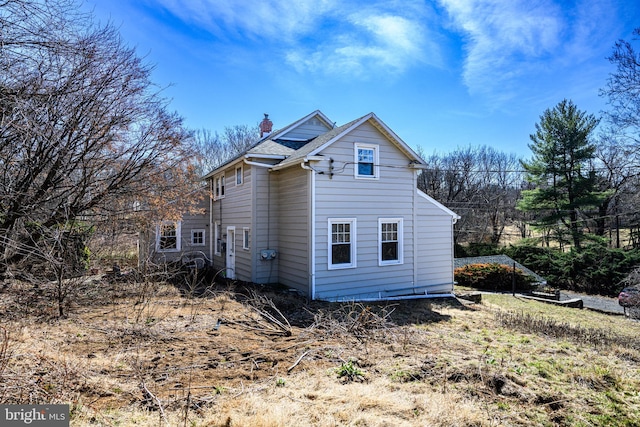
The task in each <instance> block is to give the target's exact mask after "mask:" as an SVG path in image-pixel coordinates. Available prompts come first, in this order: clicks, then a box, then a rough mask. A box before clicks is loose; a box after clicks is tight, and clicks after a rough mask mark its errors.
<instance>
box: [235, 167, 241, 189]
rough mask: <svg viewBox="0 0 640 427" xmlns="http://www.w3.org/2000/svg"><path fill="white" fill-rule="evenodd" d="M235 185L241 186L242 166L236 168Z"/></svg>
mask: <svg viewBox="0 0 640 427" xmlns="http://www.w3.org/2000/svg"><path fill="white" fill-rule="evenodd" d="M236 185H242V166H238V167H237V168H236Z"/></svg>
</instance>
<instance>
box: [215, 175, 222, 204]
mask: <svg viewBox="0 0 640 427" xmlns="http://www.w3.org/2000/svg"><path fill="white" fill-rule="evenodd" d="M214 186H215V188H214V193H213V194H214V199H215V200H218V199H222V198H223V197H224V175H221V176H218V177H216V179H215V184H214Z"/></svg>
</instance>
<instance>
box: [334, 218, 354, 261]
mask: <svg viewBox="0 0 640 427" xmlns="http://www.w3.org/2000/svg"><path fill="white" fill-rule="evenodd" d="M328 221H329V226H328V227H327V228H328V230H329V236H328V237H327V242H328V245H327V259H328V260H329V266H328V268H329V269H330V270H335V269H340V268H355V267H356V266H357V259H356V253H357V251H356V241H357V240H356V219H355V218H329V220H328Z"/></svg>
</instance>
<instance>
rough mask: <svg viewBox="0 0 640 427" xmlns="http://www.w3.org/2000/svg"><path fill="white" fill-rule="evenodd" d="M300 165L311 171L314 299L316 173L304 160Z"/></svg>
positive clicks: (313, 293)
mask: <svg viewBox="0 0 640 427" xmlns="http://www.w3.org/2000/svg"><path fill="white" fill-rule="evenodd" d="M300 167H301V168H302V169H304V170H308V171H311V220H310V222H311V254H310V255H311V292H310V294H311V295H310V296H311V299H312V300H314V299H316V174H315V173H314V170H313V169H311V168H310V167H309V166H307V165H306V162H302V163H300Z"/></svg>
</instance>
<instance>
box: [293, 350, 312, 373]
mask: <svg viewBox="0 0 640 427" xmlns="http://www.w3.org/2000/svg"><path fill="white" fill-rule="evenodd" d="M309 353H311V350H307V351H305V352H304V353H302V354H301V355H300V357H298V360H296V361H295V363H294V364H293V365H291V366H289V367H288V368H287V373H289V372H291V371H293V368H295V367H296V366H298V364H299V363H300V362H302V359H303V358H304V357H305V356H306V355H307V354H309Z"/></svg>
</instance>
